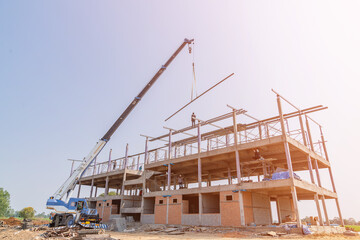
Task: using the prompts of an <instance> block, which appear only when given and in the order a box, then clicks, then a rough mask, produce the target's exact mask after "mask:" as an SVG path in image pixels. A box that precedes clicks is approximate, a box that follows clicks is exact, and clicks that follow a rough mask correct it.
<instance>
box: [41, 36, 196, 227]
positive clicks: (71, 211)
mask: <svg viewBox="0 0 360 240" xmlns="http://www.w3.org/2000/svg"><path fill="white" fill-rule="evenodd" d="M193 41H194V39H191V40H189V39H186V38H185V40H184V42H183V43H182V44H181V45H180V47H179V48H178V49H177V50H176V51H175V52H174V53H173V55H172V56H171V57H170V58H169V59H168V60H167V62H166V63H165V65H163V66H161V68H160V69H159V70H158V71H157V72H156V74H155V75H154V77H153V78H152V79H151V80H150V81H149V82H148V83H147V84H146V86H145V87H144V88H143V90H142V91H141V92H140V93H139V94H138V95H137V96H136V97H135V98H134V100H133V101H132V102H131V103H130V105H129V106H128V107H127V108H126V109H125V111H124V112H123V113H122V114H121V115H120V117H119V118H118V119H117V120H116V122H115V123H114V124H113V125H112V126H111V128H110V129H109V130H108V131H107V132H106V133H105V135H104V136H103V137H102V138H101V139H100V140H99V141H98V142H97V143H96V145H95V147H94V148H93V149H92V150H91V152H90V153H89V154H88V155H87V156H86V157H85V158H84V160H83V161H82V162H81V164H80V165H79V167H77V169H76V170H75V171H74V172H73V173H72V174H71V176H70V177H69V178H68V179H67V180H66V181H65V182H64V183H63V184H62V185H61V187H60V188H59V189H58V190H57V191H56V192H55V193H54V194H53V195H52V196H51V197H50V198H49V199H48V200H47V203H46V208H47V209H52V210H54V213H53V214H52V217H51V219H52V222H51V223H50V226H51V227H58V226H71V225H74V224H79V225H82V226H84V227H88V228H107V225H106V224H102V223H101V221H102V219H101V218H99V214H98V212H97V210H96V209H90V208H89V205H88V203H87V201H86V199H84V198H71V195H72V192H73V191H74V188H75V186H76V184H77V182H78V181H79V179H80V178H81V176H82V175H83V173H84V172H85V170H86V169H87V168H88V167H89V166H90V164H91V163H92V162H93V160H94V159H95V158H96V157H97V156H98V155H99V153H100V152H101V150H102V149H103V148H104V147H105V145H106V143H107V142H109V140H110V138H111V136H112V135H113V134H114V132H115V131H116V130H117V129H118V127H119V126H120V125H121V124H122V123H123V122H124V120H125V119H126V117H127V116H128V115H129V114H130V113H131V111H132V110H133V109H134V108H135V107H136V105H137V104H138V103H139V101H140V100H141V99H142V98H143V97H144V95H145V94H146V92H147V91H148V90H149V89H150V88H151V87H152V85H153V84H154V83H155V82H156V80H157V79H158V78H159V77H160V76H161V74H162V73H163V72H164V71H165V70H166V68H167V67H168V66H169V65H170V63H171V62H172V61H173V60H174V58H175V57H176V56H177V55H178V54H179V53H180V51H181V50H182V49H183V48H184V47H185V46H186V44H188V46H189V52H190V50H191V48H190V44H191V43H193Z"/></svg>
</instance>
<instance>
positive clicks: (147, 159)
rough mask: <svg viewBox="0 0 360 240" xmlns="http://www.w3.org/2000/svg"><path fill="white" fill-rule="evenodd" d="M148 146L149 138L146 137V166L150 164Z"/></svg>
mask: <svg viewBox="0 0 360 240" xmlns="http://www.w3.org/2000/svg"><path fill="white" fill-rule="evenodd" d="M148 144H149V138H148V137H146V140H145V154H144V165H145V164H148V163H149V157H148V154H149V153H148ZM144 168H145V167H144Z"/></svg>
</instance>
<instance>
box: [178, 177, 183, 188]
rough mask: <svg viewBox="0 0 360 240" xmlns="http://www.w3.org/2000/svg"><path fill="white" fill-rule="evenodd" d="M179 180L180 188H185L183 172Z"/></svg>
mask: <svg viewBox="0 0 360 240" xmlns="http://www.w3.org/2000/svg"><path fill="white" fill-rule="evenodd" d="M177 181H178V184H179V188H180V189H182V188H184V179H183V176H182V175H181V174H180V175H179V176H178V179H177Z"/></svg>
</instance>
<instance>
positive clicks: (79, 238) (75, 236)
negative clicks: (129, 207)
mask: <svg viewBox="0 0 360 240" xmlns="http://www.w3.org/2000/svg"><path fill="white" fill-rule="evenodd" d="M36 230H37V229H33V231H36ZM39 237H40V238H38V239H47V238H58V237H61V238H62V239H71V240H90V239H102V240H115V238H111V237H110V234H105V230H103V229H80V228H78V227H76V228H68V227H60V228H52V229H49V230H47V231H46V232H45V233H43V234H41V235H40V236H39Z"/></svg>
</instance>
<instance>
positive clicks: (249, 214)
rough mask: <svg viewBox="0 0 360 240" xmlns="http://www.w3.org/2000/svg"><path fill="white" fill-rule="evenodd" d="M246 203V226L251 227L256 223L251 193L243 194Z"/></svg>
mask: <svg viewBox="0 0 360 240" xmlns="http://www.w3.org/2000/svg"><path fill="white" fill-rule="evenodd" d="M242 195H243V201H244V213H245V224H246V225H249V224H250V223H253V222H254V212H253V203H252V194H251V192H242Z"/></svg>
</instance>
